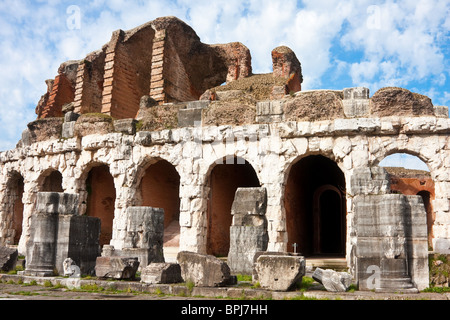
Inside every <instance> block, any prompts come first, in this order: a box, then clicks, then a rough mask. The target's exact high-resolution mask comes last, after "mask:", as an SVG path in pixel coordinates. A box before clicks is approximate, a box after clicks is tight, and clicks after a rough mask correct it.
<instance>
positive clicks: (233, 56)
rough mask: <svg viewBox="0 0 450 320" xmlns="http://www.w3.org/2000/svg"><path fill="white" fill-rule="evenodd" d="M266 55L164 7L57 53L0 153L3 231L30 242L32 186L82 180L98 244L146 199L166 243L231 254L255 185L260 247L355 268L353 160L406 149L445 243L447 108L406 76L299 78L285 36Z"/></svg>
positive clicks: (54, 187) (112, 242) (72, 186)
mask: <svg viewBox="0 0 450 320" xmlns="http://www.w3.org/2000/svg"><path fill="white" fill-rule="evenodd" d="M272 61H273V67H274V70H273V73H270V74H264V75H257V74H253V73H252V68H251V55H250V52H249V51H248V49H247V48H246V47H245V46H244V45H242V44H240V43H230V44H222V45H206V44H203V43H201V42H200V40H199V38H198V36H197V35H196V34H195V32H194V31H193V30H192V29H191V28H190V27H189V26H187V25H186V24H184V23H183V22H181V21H180V20H178V19H176V18H160V19H157V20H154V21H151V22H149V23H147V24H145V25H143V26H140V27H138V28H136V29H133V30H130V31H122V30H119V31H116V32H114V33H113V36H112V39H111V41H110V42H109V43H108V44H106V45H105V46H103V48H102V49H101V50H99V51H96V52H94V53H91V54H89V55H88V56H87V57H86V58H85V59H83V60H80V61H70V62H67V63H65V64H63V65H62V66H61V68H60V69H59V71H58V75H57V77H56V78H55V79H54V80H51V81H47V83H48V88H49V89H48V92H47V93H46V94H45V95H44V96H43V97H42V99H41V100H40V102H39V104H38V106H37V108H36V112H37V115H38V119H37V120H36V121H34V122H32V123H30V124H29V125H28V127H27V128H26V130H24V132H23V135H22V139H21V141H19V143H18V144H17V147H16V148H15V149H13V150H9V151H5V152H2V153H0V170H1V171H0V172H1V175H0V190H1V192H0V243H1V244H6V245H13V244H17V245H18V248H19V251H20V252H22V253H25V251H26V246H27V241H28V239H29V238H30V229H31V225H30V223H32V221H33V220H32V219H31V217H32V216H33V215H34V214H35V212H36V199H37V194H38V193H39V192H43V191H46V192H52V191H53V192H65V193H75V194H78V195H79V214H80V215H88V216H93V217H96V218H99V219H100V220H101V236H100V243H101V244H102V245H103V246H104V245H109V246H112V247H114V248H115V249H116V250H120V249H122V248H124V245H125V243H126V241H127V240H126V237H127V232H128V231H129V228H130V226H129V225H128V224H127V223H128V222H127V221H129V219H128V216H127V211H128V209H129V208H130V207H139V206H150V207H157V208H163V209H164V212H165V216H164V226H165V228H166V231H167V234H169V230H170V235H171V236H170V237H168V238H166V237H165V243H166V244H167V246H171V247H173V248H176V249H175V250H180V251H181V250H185V251H193V252H198V253H209V254H214V255H217V256H226V255H227V254H228V251H229V248H230V226H231V225H232V219H233V218H232V215H231V208H232V204H233V200H234V197H235V192H236V190H237V188H263V189H265V191H264V192H265V194H266V207H265V221H266V222H265V225H267V250H268V251H290V252H292V251H293V250H296V252H301V253H302V254H304V255H305V256H306V257H308V256H312V255H328V256H329V255H332V256H342V257H346V258H347V262H348V266H349V267H350V268H351V269H353V270H357V268H356V267H355V263H356V262H355V261H356V259H355V252H356V251H355V248H357V247H358V241H361V237H360V236H361V235H358V229H357V228H356V226H357V224H356V223H355V221H356V220H357V218H358V217H356V216H355V199H356V198H355V197H356V196H358V195H361V194H365V195H374V194H378V193H379V190H378V191H377V189H376V188H374V189H373V190H372V189H371V187H370V186H371V185H372V182H370V181H369V182H367V185H366V187H365V189H364V190H363V191H361V188H359V187H358V186H357V185H355V184H354V181H355V177H356V173H358V174H360V172H361V170H365V169H368V168H372V167H377V166H378V164H379V163H380V162H381V161H382V160H383V159H384V158H385V157H386V156H388V155H390V154H393V153H397V152H403V153H409V154H412V155H415V156H417V157H419V158H420V159H421V160H422V161H424V162H425V163H426V164H427V165H428V168H429V169H430V179H431V181H432V183H433V188H434V191H433V193H432V196H430V198H429V204H427V205H429V207H430V208H431V210H432V213H431V214H430V216H432V221H431V222H430V221H428V232H429V233H431V234H428V235H426V237H428V238H429V246H430V249H431V250H434V251H436V252H442V253H448V252H449V251H450V175H449V168H450V160H449V159H450V140H449V132H450V121H449V118H448V109H447V108H446V107H441V106H434V105H433V104H432V102H431V100H430V99H429V98H428V97H425V96H423V95H420V94H416V93H412V92H410V91H408V90H405V89H401V88H383V89H381V90H379V91H377V92H375V93H374V94H373V96H372V97H370V95H369V90H368V89H367V88H345V89H343V90H315V91H301V83H302V74H301V65H300V62H299V61H298V60H297V58H296V56H295V54H294V53H293V52H292V50H290V49H289V48H286V47H278V48H275V49H274V51H273V52H272ZM224 83H226V84H224ZM222 84H224V85H222ZM369 177H370V174H369ZM382 184H383V185H384V186H385V189H383V190H384V191H383V192H384V193H386V194H389V193H391V189H390V187H389V184H390V183H389V181H388V180H386V181H384V180H383V182H382ZM391 185H393V186H394V185H395V183H392V181H391ZM358 188H359V189H358ZM392 190H394V188H393V189H392ZM430 194H431V193H430ZM414 203H417V205H416V207H417V206H418V207H417V208H418V209H417V210H418V211H417V212H422V211H421V210H422V209H423V214H424V215H426V211H425V206H423V201H422V200H420V201H419V200H418V201H416V202H414ZM414 212H416V211H414ZM420 234H421V235H422V233H420ZM427 249H428V248H426V249H425V250H427ZM356 254H357V253H356ZM356 257H357V256H356Z"/></svg>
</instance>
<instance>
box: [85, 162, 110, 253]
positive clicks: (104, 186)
mask: <svg viewBox="0 0 450 320" xmlns="http://www.w3.org/2000/svg"><path fill="white" fill-rule="evenodd" d="M86 191H87V193H88V196H87V207H86V214H87V215H88V216H91V217H97V218H100V220H101V230H100V245H102V246H103V245H105V244H109V243H110V241H111V239H112V230H113V220H114V209H115V202H116V189H115V186H114V178H113V177H112V175H111V174H110V172H109V168H108V166H106V165H101V166H98V167H94V168H92V169H91V170H90V171H89V174H88V177H87V179H86Z"/></svg>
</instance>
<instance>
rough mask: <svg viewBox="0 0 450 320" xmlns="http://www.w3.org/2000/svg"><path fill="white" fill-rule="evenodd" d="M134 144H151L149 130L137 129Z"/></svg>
mask: <svg viewBox="0 0 450 320" xmlns="http://www.w3.org/2000/svg"><path fill="white" fill-rule="evenodd" d="M135 144H138V145H142V146H144V147H147V146H151V145H152V134H151V132H149V131H139V132H138V133H136V136H135Z"/></svg>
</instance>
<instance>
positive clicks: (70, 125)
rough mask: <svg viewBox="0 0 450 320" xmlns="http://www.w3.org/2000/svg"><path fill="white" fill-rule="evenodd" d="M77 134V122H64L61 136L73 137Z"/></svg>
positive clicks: (65, 137)
mask: <svg viewBox="0 0 450 320" xmlns="http://www.w3.org/2000/svg"><path fill="white" fill-rule="evenodd" d="M74 135H75V122H64V123H63V124H62V132H61V136H62V138H63V139H69V138H73V137H74Z"/></svg>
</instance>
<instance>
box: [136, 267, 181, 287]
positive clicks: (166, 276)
mask: <svg viewBox="0 0 450 320" xmlns="http://www.w3.org/2000/svg"><path fill="white" fill-rule="evenodd" d="M141 282H144V283H148V284H163V283H180V282H183V278H182V277H181V268H180V265H179V264H176V263H150V264H149V265H148V266H146V267H145V268H144V269H142V271H141Z"/></svg>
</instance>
